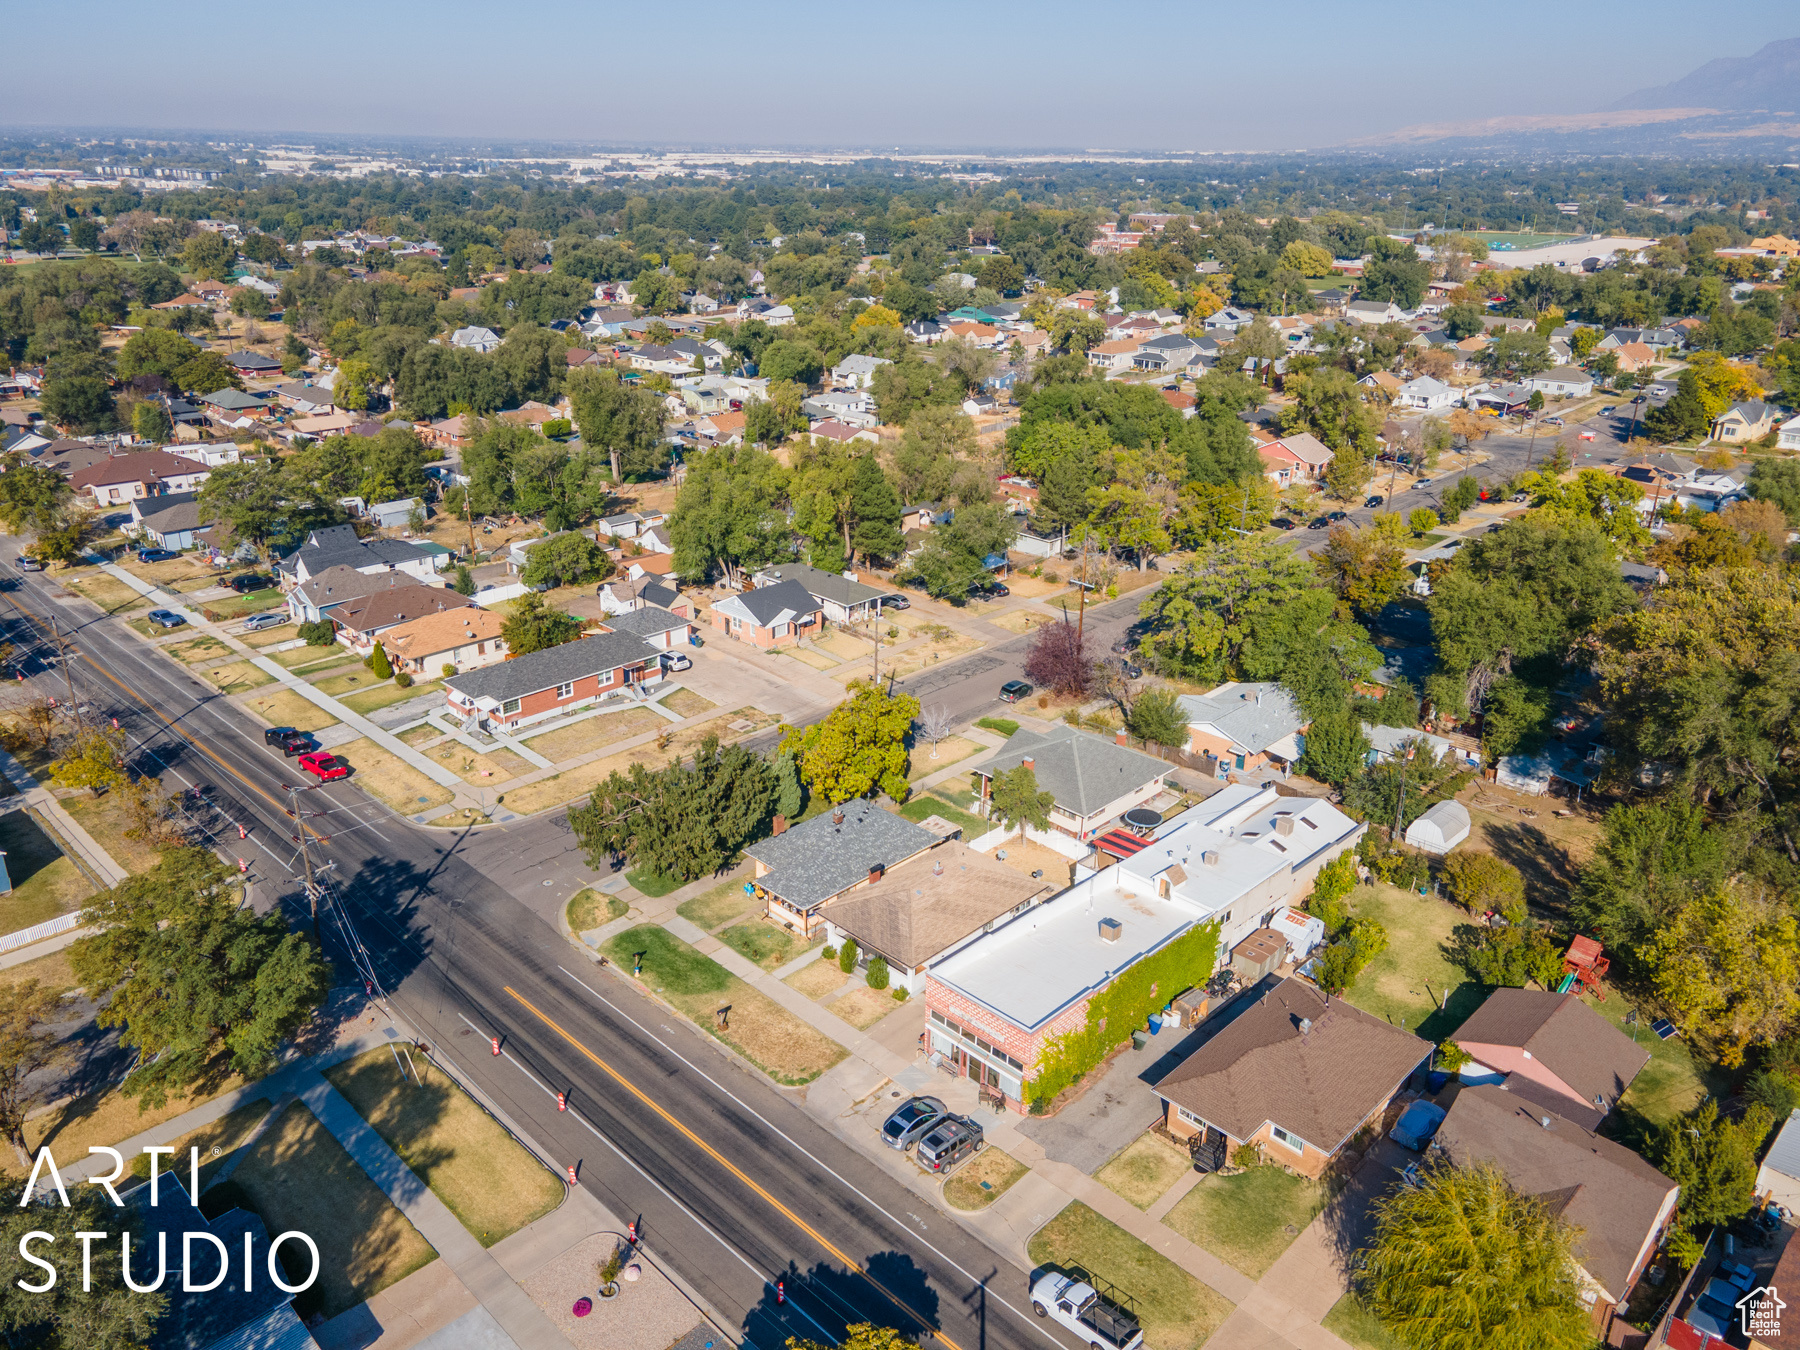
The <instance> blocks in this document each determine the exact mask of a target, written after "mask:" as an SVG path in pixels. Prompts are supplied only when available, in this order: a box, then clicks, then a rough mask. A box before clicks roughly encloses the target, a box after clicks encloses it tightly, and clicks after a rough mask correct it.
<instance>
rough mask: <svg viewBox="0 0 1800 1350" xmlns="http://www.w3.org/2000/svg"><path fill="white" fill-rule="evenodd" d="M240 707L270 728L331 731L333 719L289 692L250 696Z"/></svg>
mask: <svg viewBox="0 0 1800 1350" xmlns="http://www.w3.org/2000/svg"><path fill="white" fill-rule="evenodd" d="M243 705H244V706H245V707H246V708H248V709H250V711H252V712H254V713H255V714H256V715H257V716H258V717H260V718H262V719H263V721H265V722H267V723H268V724H269V725H270V726H275V727H293V728H295V729H296V730H298V731H323V730H324V729H325V728H326V727H335V726H336V725H337V724H338V720H337V718H335V717H333V716H332V715H331V714H330V713H328V712H326V711H325V710H324V709H323V708H321V707H319V706H318V705H317V704H314V703H309V702H307V701H306V700H305V699H304V698H302V697H301V696H300V695H299V694H296V693H295V692H294V691H293V690H292V689H287V688H282V689H272V690H270V691H269V692H268V693H266V694H252V695H251V696H250V697H249V698H246V699H244V700H243Z"/></svg>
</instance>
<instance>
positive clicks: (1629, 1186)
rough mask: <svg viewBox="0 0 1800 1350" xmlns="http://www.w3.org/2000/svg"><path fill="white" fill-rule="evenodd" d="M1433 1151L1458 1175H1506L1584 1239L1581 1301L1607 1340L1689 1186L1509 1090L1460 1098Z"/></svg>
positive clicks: (1477, 1091) (1470, 1090)
mask: <svg viewBox="0 0 1800 1350" xmlns="http://www.w3.org/2000/svg"><path fill="white" fill-rule="evenodd" d="M1433 1152H1434V1153H1437V1154H1440V1155H1442V1156H1443V1157H1445V1158H1447V1159H1448V1160H1449V1161H1451V1162H1453V1163H1455V1164H1456V1165H1457V1166H1459V1167H1468V1166H1471V1165H1472V1164H1476V1163H1486V1164H1489V1165H1491V1166H1493V1167H1496V1168H1498V1169H1499V1170H1500V1172H1501V1174H1502V1175H1503V1176H1505V1178H1506V1180H1507V1182H1508V1184H1510V1185H1511V1186H1512V1188H1513V1189H1514V1190H1515V1191H1517V1192H1518V1193H1519V1194H1521V1195H1526V1196H1530V1197H1531V1198H1532V1199H1534V1200H1537V1201H1538V1202H1539V1203H1540V1204H1542V1205H1544V1206H1545V1207H1546V1208H1548V1209H1549V1210H1550V1212H1551V1213H1553V1214H1555V1215H1556V1216H1557V1217H1558V1218H1560V1219H1562V1220H1563V1221H1564V1222H1566V1223H1568V1224H1570V1225H1572V1226H1573V1227H1575V1228H1577V1229H1579V1230H1580V1232H1579V1235H1578V1236H1577V1237H1576V1239H1575V1257H1576V1261H1577V1263H1578V1267H1577V1270H1576V1278H1577V1280H1578V1282H1579V1285H1580V1296H1581V1300H1582V1302H1583V1303H1584V1304H1586V1305H1587V1306H1588V1307H1589V1308H1590V1309H1591V1310H1592V1312H1593V1315H1594V1322H1595V1326H1596V1328H1597V1329H1598V1331H1599V1332H1600V1334H1601V1335H1602V1336H1605V1335H1606V1334H1607V1332H1608V1331H1609V1330H1610V1323H1611V1322H1612V1318H1613V1313H1614V1310H1615V1309H1616V1308H1617V1306H1618V1305H1619V1304H1620V1303H1622V1302H1624V1301H1625V1298H1626V1296H1627V1294H1628V1293H1629V1292H1630V1290H1631V1287H1632V1286H1633V1285H1634V1284H1636V1283H1637V1279H1638V1276H1640V1275H1641V1274H1642V1273H1643V1271H1644V1268H1645V1267H1646V1266H1647V1265H1648V1264H1649V1263H1650V1258H1651V1257H1652V1256H1653V1255H1654V1254H1655V1252H1656V1249H1657V1247H1658V1245H1659V1244H1660V1243H1661V1241H1662V1237H1663V1234H1664V1233H1666V1232H1667V1231H1668V1228H1669V1225H1670V1223H1671V1222H1672V1221H1673V1219H1674V1217H1675V1200H1676V1197H1677V1196H1678V1195H1679V1194H1680V1187H1678V1186H1677V1185H1676V1184H1675V1182H1674V1181H1673V1180H1671V1179H1670V1178H1669V1177H1666V1176H1664V1175H1663V1174H1662V1173H1661V1172H1659V1171H1657V1169H1656V1168H1654V1167H1652V1166H1651V1165H1650V1164H1649V1163H1648V1162H1646V1161H1644V1159H1643V1158H1641V1157H1639V1156H1638V1155H1637V1154H1636V1153H1633V1152H1632V1151H1631V1150H1630V1149H1628V1148H1626V1147H1625V1146H1624V1145H1623V1144H1617V1143H1614V1142H1613V1141H1612V1140H1610V1139H1605V1138H1602V1137H1601V1136H1600V1135H1597V1134H1595V1133H1593V1131H1592V1130H1589V1129H1587V1128H1585V1127H1584V1126H1582V1125H1579V1124H1577V1123H1576V1122H1575V1121H1572V1120H1570V1119H1568V1118H1567V1117H1566V1116H1562V1115H1559V1114H1557V1113H1556V1112H1555V1111H1554V1110H1546V1109H1545V1108H1544V1107H1542V1106H1539V1105H1536V1104H1534V1103H1533V1102H1530V1101H1526V1100H1523V1099H1521V1098H1520V1096H1519V1094H1518V1093H1516V1092H1509V1091H1508V1090H1507V1089H1506V1088H1504V1087H1493V1086H1485V1087H1480V1086H1478V1087H1464V1088H1463V1089H1462V1090H1461V1091H1460V1092H1458V1093H1457V1094H1456V1100H1455V1101H1453V1102H1452V1103H1451V1104H1450V1112H1449V1114H1448V1115H1447V1116H1445V1117H1444V1121H1443V1124H1441V1125H1439V1126H1438V1131H1437V1136H1436V1138H1435V1140H1434V1141H1433ZM1608 1343H1609V1344H1610V1343H1611V1342H1608Z"/></svg>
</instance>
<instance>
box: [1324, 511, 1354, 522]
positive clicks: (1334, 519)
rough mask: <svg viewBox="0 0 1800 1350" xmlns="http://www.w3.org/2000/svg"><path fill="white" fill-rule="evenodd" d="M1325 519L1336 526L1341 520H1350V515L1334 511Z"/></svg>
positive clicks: (1346, 512)
mask: <svg viewBox="0 0 1800 1350" xmlns="http://www.w3.org/2000/svg"><path fill="white" fill-rule="evenodd" d="M1325 519H1327V520H1329V521H1330V522H1331V523H1332V524H1333V525H1335V524H1337V523H1338V521H1340V520H1348V519H1350V513H1349V512H1348V511H1333V512H1332V513H1331V514H1330V515H1328V516H1326V517H1325Z"/></svg>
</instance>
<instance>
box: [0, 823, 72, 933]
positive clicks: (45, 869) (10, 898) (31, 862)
mask: <svg viewBox="0 0 1800 1350" xmlns="http://www.w3.org/2000/svg"><path fill="white" fill-rule="evenodd" d="M0 849H3V850H4V851H5V853H6V870H7V873H8V875H9V877H10V878H11V880H12V890H10V891H8V892H7V893H6V894H5V895H0V933H16V932H18V931H19V930H21V929H24V928H32V927H35V926H36V925H38V924H40V923H44V922H46V921H47V920H50V919H54V918H56V917H57V916H58V915H62V914H68V913H70V912H71V911H73V910H76V909H79V908H81V906H82V905H84V904H85V903H87V899H88V897H89V896H91V895H92V894H93V893H94V888H93V887H92V886H91V885H90V884H89V883H88V879H87V878H86V877H84V876H83V875H82V874H81V871H80V869H79V868H77V867H76V866H75V864H74V863H73V862H71V861H70V860H69V859H68V858H67V857H65V856H64V854H63V851H62V848H61V846H60V845H58V843H57V842H56V840H55V839H53V838H52V837H51V836H50V835H49V834H47V833H46V832H45V831H44V828H43V827H42V826H41V825H39V824H38V822H37V820H36V818H35V817H33V816H32V815H31V814H30V813H29V812H26V811H9V812H7V813H6V814H5V815H4V816H0Z"/></svg>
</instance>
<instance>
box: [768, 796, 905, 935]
mask: <svg viewBox="0 0 1800 1350" xmlns="http://www.w3.org/2000/svg"><path fill="white" fill-rule="evenodd" d="M937 842H938V836H937V835H936V834H934V833H932V832H931V831H930V830H928V829H926V828H925V827H924V826H923V825H915V824H913V822H912V821H910V820H907V819H906V818H904V817H903V816H899V815H896V814H894V813H893V812H892V811H884V810H882V809H881V808H880V807H879V806H877V805H875V803H874V802H870V801H850V802H845V803H843V804H842V805H841V806H835V807H833V808H832V809H831V810H829V811H827V812H825V814H823V815H819V816H814V817H813V818H812V819H811V820H808V821H805V822H803V823H801V824H799V825H796V826H794V827H793V828H792V829H791V830H784V831H782V832H781V833H780V834H776V835H771V836H770V837H769V838H767V839H764V840H761V841H759V842H757V843H754V844H752V845H750V847H748V848H747V849H745V850H744V852H745V853H746V854H748V855H749V857H750V859H751V861H752V862H754V863H755V864H756V879H755V880H754V881H753V882H752V883H751V887H752V893H753V894H755V896H756V897H757V898H758V899H759V900H761V901H763V903H764V905H765V906H766V907H767V913H768V917H769V918H770V919H771V920H772V921H774V922H775V923H779V924H781V925H782V926H783V927H784V928H790V929H792V930H794V931H795V932H797V933H801V934H803V935H804V936H806V937H807V938H809V939H810V938H811V937H812V935H813V930H814V928H815V927H817V926H818V925H819V923H820V922H821V919H820V917H819V907H820V906H821V905H823V904H825V903H826V902H827V901H829V900H835V899H836V898H837V897H838V896H840V895H843V894H844V893H845V892H846V891H850V890H854V889H855V888H856V887H858V886H866V885H868V884H870V883H871V882H877V881H880V880H881V878H882V877H883V876H885V875H886V873H887V870H888V869H889V868H890V867H895V866H897V865H898V864H900V863H903V862H905V861H906V860H907V859H908V858H911V857H915V856H916V855H918V854H920V853H923V852H924V851H925V850H926V849H928V848H930V847H931V846H932V845H934V844H936V843H937Z"/></svg>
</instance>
